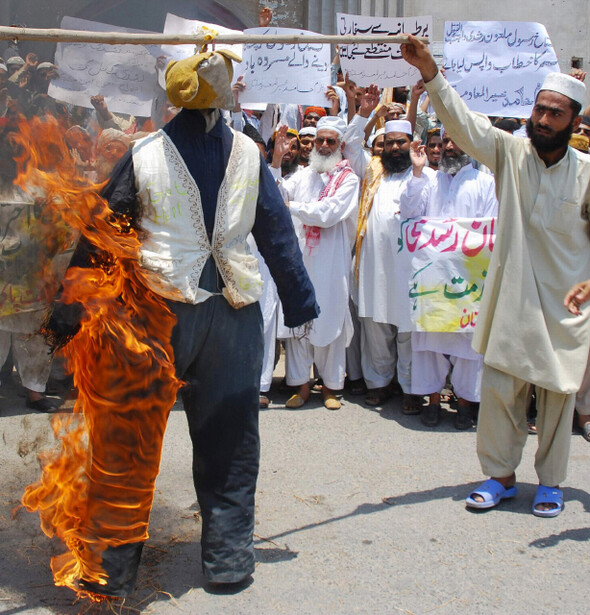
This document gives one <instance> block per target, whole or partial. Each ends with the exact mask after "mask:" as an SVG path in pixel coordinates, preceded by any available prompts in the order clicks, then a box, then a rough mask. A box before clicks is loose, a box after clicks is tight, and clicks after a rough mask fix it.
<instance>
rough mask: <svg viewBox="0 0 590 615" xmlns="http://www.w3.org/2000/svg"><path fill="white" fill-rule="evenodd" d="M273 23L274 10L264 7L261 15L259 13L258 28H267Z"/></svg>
mask: <svg viewBox="0 0 590 615" xmlns="http://www.w3.org/2000/svg"><path fill="white" fill-rule="evenodd" d="M271 21H272V10H271V9H270V8H269V7H268V6H264V7H262V8H261V9H260V13H258V26H259V27H260V28H266V26H268V24H269V23H270V22H271Z"/></svg>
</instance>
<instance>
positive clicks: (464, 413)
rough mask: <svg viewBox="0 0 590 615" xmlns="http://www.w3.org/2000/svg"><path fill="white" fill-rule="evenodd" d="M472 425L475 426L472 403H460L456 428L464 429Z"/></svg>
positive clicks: (456, 416)
mask: <svg viewBox="0 0 590 615" xmlns="http://www.w3.org/2000/svg"><path fill="white" fill-rule="evenodd" d="M471 427H473V421H472V420H471V405H469V406H461V405H460V406H459V407H458V408H457V414H455V429H458V430H459V431H463V430H465V429H470V428H471Z"/></svg>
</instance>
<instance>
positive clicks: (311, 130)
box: [299, 126, 317, 137]
mask: <svg viewBox="0 0 590 615" xmlns="http://www.w3.org/2000/svg"><path fill="white" fill-rule="evenodd" d="M316 132H317V128H316V127H315V126H306V127H305V128H302V129H301V130H300V131H299V136H300V137H307V136H310V137H315V135H316Z"/></svg>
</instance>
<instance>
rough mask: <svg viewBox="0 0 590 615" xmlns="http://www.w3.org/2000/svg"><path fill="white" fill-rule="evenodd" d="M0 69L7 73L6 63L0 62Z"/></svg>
mask: <svg viewBox="0 0 590 615" xmlns="http://www.w3.org/2000/svg"><path fill="white" fill-rule="evenodd" d="M0 70H3V71H4V72H5V73H7V72H8V69H7V68H6V64H2V63H1V62H0Z"/></svg>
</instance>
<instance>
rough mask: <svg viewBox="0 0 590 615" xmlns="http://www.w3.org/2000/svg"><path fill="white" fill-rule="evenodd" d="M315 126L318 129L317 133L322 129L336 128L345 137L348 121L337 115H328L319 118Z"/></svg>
mask: <svg viewBox="0 0 590 615" xmlns="http://www.w3.org/2000/svg"><path fill="white" fill-rule="evenodd" d="M315 128H316V131H317V132H316V134H317V133H318V132H319V131H320V130H334V131H336V132H337V133H338V134H339V135H340V136H341V137H343V136H344V133H345V132H346V122H345V121H344V120H343V119H342V118H341V117H338V116H337V115H326V116H325V117H321V118H320V119H319V120H318V123H317V124H316V125H315Z"/></svg>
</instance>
